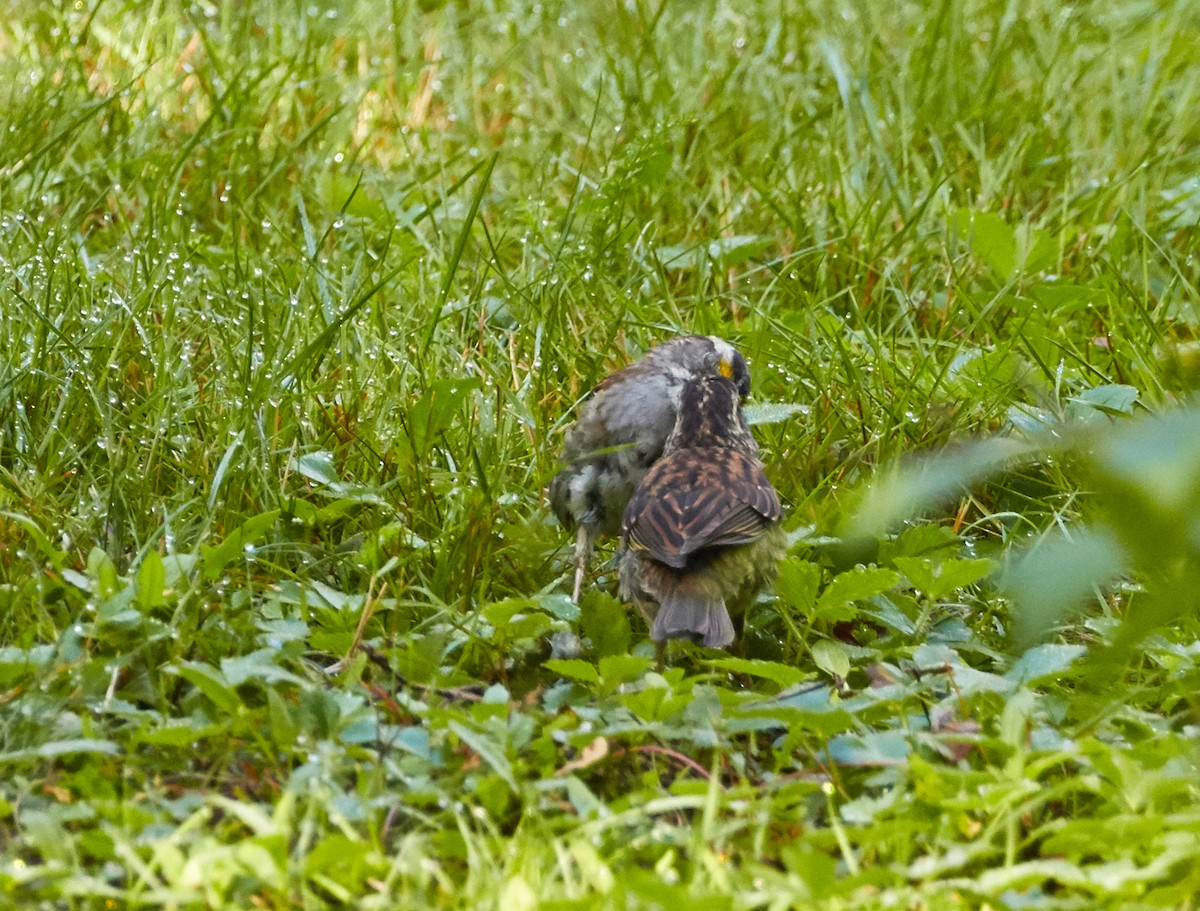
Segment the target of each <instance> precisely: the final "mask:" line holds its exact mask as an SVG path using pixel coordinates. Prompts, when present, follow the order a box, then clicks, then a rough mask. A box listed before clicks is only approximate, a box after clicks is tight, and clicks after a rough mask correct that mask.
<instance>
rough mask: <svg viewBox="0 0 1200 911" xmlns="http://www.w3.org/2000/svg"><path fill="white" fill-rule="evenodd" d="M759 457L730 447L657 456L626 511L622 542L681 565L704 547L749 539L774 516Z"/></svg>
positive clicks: (774, 499) (776, 506) (774, 500)
mask: <svg viewBox="0 0 1200 911" xmlns="http://www.w3.org/2000/svg"><path fill="white" fill-rule="evenodd" d="M782 513H783V510H782V507H781V506H780V503H779V496H778V494H776V493H775V489H774V488H773V487H771V484H770V482H769V481H767V479H766V477H765V476H764V475H763V471H762V466H761V465H760V464H759V462H758V460H757V459H755V458H754V457H753V456H750V455H748V454H746V453H743V452H739V451H737V450H734V449H718V448H712V449H685V450H680V451H678V452H674V453H671V454H670V455H668V456H667V457H665V458H664V459H662V460H660V461H659V462H658V463H657V464H656V465H655V466H654V468H652V469H651V470H650V473H649V474H647V475H646V478H645V479H644V480H643V481H642V484H641V486H640V487H639V488H638V490H637V492H636V493H635V494H634V496H633V499H632V500H630V502H629V507H628V508H627V509H626V511H625V521H624V529H623V531H624V537H625V541H626V544H627V546H629V547H631V548H633V549H635V550H642V551H646V552H647V553H648V554H649V555H650V556H651V557H653V558H654V559H655V560H658V561H660V562H662V563H666V564H667V565H668V566H674V567H682V566H683V565H684V564H685V563H686V562H687V558H688V556H689V555H690V554H693V553H695V552H696V551H698V550H701V549H703V548H706V547H722V546H729V545H734V544H745V543H748V542H750V541H753V540H754V539H756V538H757V537H759V536H760V535H761V534H762V533H763V532H764V531H766V530H767V529H768V528H769V527H770V526H771V525H772V524H774V523H775V522H777V521H779V518H780V516H781V515H782Z"/></svg>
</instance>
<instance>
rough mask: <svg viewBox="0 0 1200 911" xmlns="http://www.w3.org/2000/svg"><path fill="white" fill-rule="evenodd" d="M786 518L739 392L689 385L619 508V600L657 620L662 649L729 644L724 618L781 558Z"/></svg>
mask: <svg viewBox="0 0 1200 911" xmlns="http://www.w3.org/2000/svg"><path fill="white" fill-rule="evenodd" d="M782 515H783V510H782V507H781V506H780V503H779V495H778V494H777V493H776V492H775V488H774V487H772V486H771V483H770V482H769V481H768V480H767V478H766V475H764V474H763V466H762V462H760V461H759V459H758V444H757V443H755V441H754V437H753V436H752V435H751V433H750V427H749V426H748V425H747V423H746V419H745V417H744V416H743V414H742V406H741V396H740V394H739V390H738V388H737V387H736V385H735V384H734V383H733V382H731V381H730V380H728V379H726V378H725V377H723V376H701V377H698V378H696V379H694V380H691V381H689V382H688V383H687V384H686V385H685V386H684V387H683V391H682V394H681V397H680V402H679V411H678V415H677V417H676V419H675V426H674V428H673V429H672V431H671V434H670V436H669V437H668V438H667V441H666V444H665V448H664V453H663V457H662V458H661V459H659V461H658V462H656V463H655V465H654V467H653V468H651V469H650V471H649V472H648V473H647V474H646V476H645V477H644V478H643V479H642V483H641V484H640V485H639V486H638V488H637V490H636V491H635V492H634V494H633V497H632V498H631V499H630V501H629V505H628V506H627V507H626V509H625V514H624V517H623V520H622V523H621V543H620V548H619V550H618V558H619V562H620V590H621V596H622V597H623V598H625V599H626V600H631V601H634V602H636V603H637V604H638V606H639V607H640V608H641V609H642V610H643V613H646V614H647V617H648V618H649V617H650V616H652V617H653V620H652V622H651V626H650V636H651V638H652V639H654V641H655V642H658V643H660V649H661V644H662V643H663V642H664V641H665V640H667V639H691V640H693V641H695V642H700V643H702V644H703V645H705V646H707V647H708V648H725V647H727V646H729V645H731V644H732V643H733V641H734V639H735V633H734V627H733V621H732V619H731V617H730V609H731V608H732V609H733V611H734V612H735V613H736V612H739V611H744V609H745V607H746V606H747V604H748V603H749V602H750V600H751V599H753V598H754V596H755V595H756V594H757V593H758V591H759V589H760V588H762V586H763V585H765V584H766V583H767V582H769V581H771V580H772V579H773V578H774V576H775V571H776V569H777V567H778V564H779V560H780V559H781V558H782V557H783V555H784V552H785V551H786V549H787V545H786V538H785V535H784V532H783V528H782V527H781V525H780V519H781V518H782ZM647 602H657V604H658V605H659V607H658V610H657V612H656V613H653V612H652V610H651V609H650V608H649V606H648V605H647Z"/></svg>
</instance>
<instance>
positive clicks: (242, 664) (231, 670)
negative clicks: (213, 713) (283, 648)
mask: <svg viewBox="0 0 1200 911" xmlns="http://www.w3.org/2000/svg"><path fill="white" fill-rule="evenodd" d="M278 656H279V652H278V651H276V650H275V649H271V648H260V649H258V650H257V651H254V652H251V653H250V654H248V655H239V656H237V657H233V658H222V659H221V674H222V675H223V676H224V679H225V682H226V683H227V684H228V685H229V686H231V687H236V686H241V685H242V684H243V683H245V682H246V681H248V680H259V681H262V682H263V683H276V682H279V681H285V682H288V683H295V684H303V683H304V681H303V680H302V679H301V678H300V677H297V676H296V675H295V674H293V673H292V672H291V671H288V670H284V669H283V668H281V667H280V666H279V665H278V664H276V663H275V659H276V658H277V657H278Z"/></svg>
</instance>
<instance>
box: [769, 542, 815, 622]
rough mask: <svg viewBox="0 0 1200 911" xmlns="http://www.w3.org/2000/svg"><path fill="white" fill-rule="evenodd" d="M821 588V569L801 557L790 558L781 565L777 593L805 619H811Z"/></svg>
mask: <svg viewBox="0 0 1200 911" xmlns="http://www.w3.org/2000/svg"><path fill="white" fill-rule="evenodd" d="M820 587H821V567H819V566H817V564H815V563H810V562H808V561H807V560H801V559H800V558H799V557H789V558H788V559H786V560H784V561H783V562H782V563H780V564H779V573H778V575H777V576H776V577H775V593H776V594H777V595H778V596H779V597H780V598H782V599H783V600H784V601H785V602H786V603H787V604H788V605H789V606H790V607H793V608H795V609H796V610H797V611H799V612H800V613H801V614H802V615H803V616H804V617H806V618H811V617H812V616H813V611H814V609H815V607H816V604H817V591H818V589H820Z"/></svg>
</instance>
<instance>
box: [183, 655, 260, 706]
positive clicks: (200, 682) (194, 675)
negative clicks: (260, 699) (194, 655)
mask: <svg viewBox="0 0 1200 911" xmlns="http://www.w3.org/2000/svg"><path fill="white" fill-rule="evenodd" d="M168 670H169V671H170V672H172V673H176V674H178V675H179V676H180V677H182V678H183V679H184V680H186V681H187V682H188V683H190V684H192V686H194V687H195V688H196V689H198V690H199V691H200V692H201V693H203V694H204V695H205V696H207V697H208V699H209V701H210V702H212V703H213V705H215V706H216V707H217V708H219V709H221V710H222V711H224V712H229V713H231V714H232V713H234V712H236V711H237V710H238V709H239V708H241V705H242V700H241V698H240V697H239V696H238V694H237V692H235V691H234V689H233V688H232V687H231V686H230V685H229V681H227V680H226V679H225V675H224V674H222V673H221V672H220V671H219V670H217V669H216V668H215V667H213V666H212V665H211V664H202V663H200V662H198V661H187V662H183V663H180V664H176V665H174V666H172V667H171V668H169V669H168Z"/></svg>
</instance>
